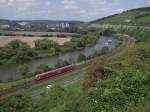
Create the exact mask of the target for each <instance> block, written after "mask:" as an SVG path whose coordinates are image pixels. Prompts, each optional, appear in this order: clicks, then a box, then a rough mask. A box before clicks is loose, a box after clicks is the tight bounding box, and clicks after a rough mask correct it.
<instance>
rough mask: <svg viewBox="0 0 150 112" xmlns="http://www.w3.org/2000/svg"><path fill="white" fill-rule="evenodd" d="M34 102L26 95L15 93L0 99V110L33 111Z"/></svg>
mask: <svg viewBox="0 0 150 112" xmlns="http://www.w3.org/2000/svg"><path fill="white" fill-rule="evenodd" d="M33 107H34V103H33V100H32V98H30V97H29V96H28V95H15V96H12V97H8V98H5V99H2V100H0V112H33V110H34V108H33Z"/></svg>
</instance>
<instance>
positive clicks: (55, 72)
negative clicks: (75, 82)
mask: <svg viewBox="0 0 150 112" xmlns="http://www.w3.org/2000/svg"><path fill="white" fill-rule="evenodd" d="M74 69H75V65H68V66H64V67H61V68H58V69H55V70H51V71H48V72H44V73H41V74H38V75H36V76H35V80H42V79H45V78H49V77H52V76H56V75H59V74H63V73H65V72H68V71H73V70H74Z"/></svg>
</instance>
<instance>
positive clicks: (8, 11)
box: [0, 0, 150, 21]
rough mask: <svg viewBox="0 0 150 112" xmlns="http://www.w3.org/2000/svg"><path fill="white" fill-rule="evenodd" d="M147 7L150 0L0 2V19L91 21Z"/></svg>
mask: <svg viewBox="0 0 150 112" xmlns="http://www.w3.org/2000/svg"><path fill="white" fill-rule="evenodd" d="M147 6H150V0H0V19H11V20H81V21H91V20H95V19H98V18H102V17H105V16H108V15H112V14H116V13H121V12H122V11H125V10H129V9H133V8H139V7H147Z"/></svg>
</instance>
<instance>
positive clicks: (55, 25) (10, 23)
mask: <svg viewBox="0 0 150 112" xmlns="http://www.w3.org/2000/svg"><path fill="white" fill-rule="evenodd" d="M81 23H82V22H81V21H50V20H21V21H19V20H18V21H17V20H5V19H0V30H31V31H43V30H44V31H47V30H54V29H64V28H70V27H71V28H74V27H79V26H80V24H81Z"/></svg>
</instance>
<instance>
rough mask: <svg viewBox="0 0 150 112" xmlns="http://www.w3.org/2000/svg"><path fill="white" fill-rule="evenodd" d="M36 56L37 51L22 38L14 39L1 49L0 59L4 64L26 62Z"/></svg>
mask: <svg viewBox="0 0 150 112" xmlns="http://www.w3.org/2000/svg"><path fill="white" fill-rule="evenodd" d="M35 56H36V52H35V51H34V50H32V49H31V48H30V47H29V46H28V45H27V44H26V43H24V42H21V41H20V40H14V41H12V42H10V43H8V45H7V46H5V47H2V48H1V49H0V61H1V63H4V64H6V63H21V62H26V61H29V60H31V59H32V58H33V57H35Z"/></svg>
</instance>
